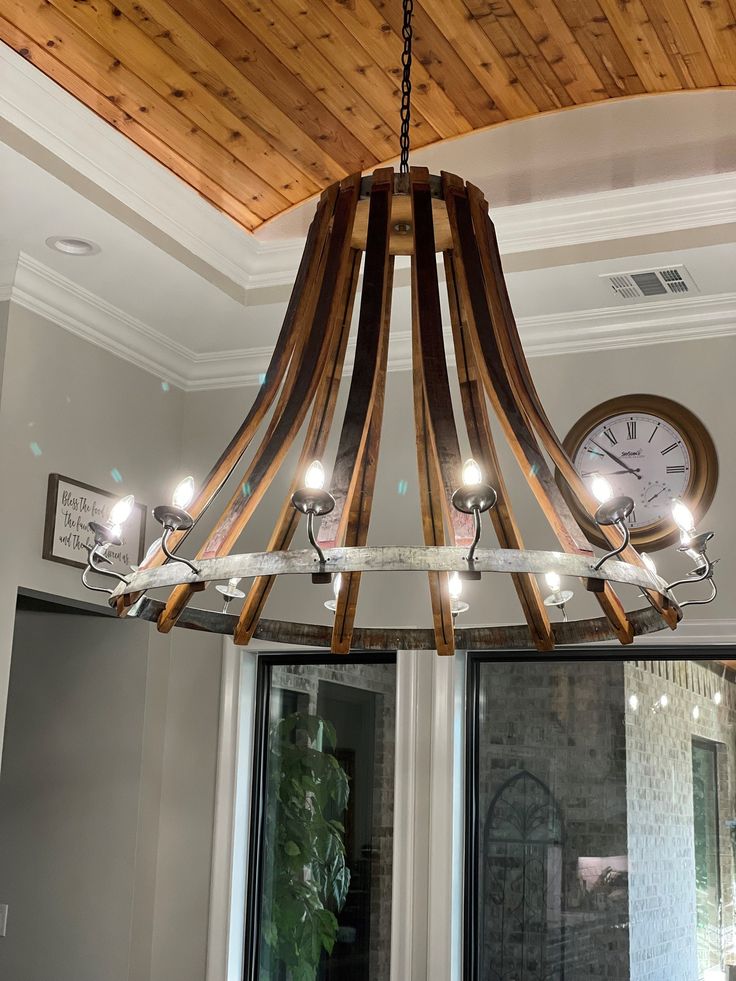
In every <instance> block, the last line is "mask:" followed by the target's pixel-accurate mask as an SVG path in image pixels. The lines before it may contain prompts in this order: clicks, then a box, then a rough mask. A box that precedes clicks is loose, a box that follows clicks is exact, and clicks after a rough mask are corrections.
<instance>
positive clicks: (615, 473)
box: [580, 467, 641, 479]
mask: <svg viewBox="0 0 736 981" xmlns="http://www.w3.org/2000/svg"><path fill="white" fill-rule="evenodd" d="M622 473H633V474H634V476H636V474H638V473H639V467H637V468H636V470H632V469H631V468H628V469H626V470H608V471H606V473H603V471H602V470H583V471H582V472H581V474H580V476H581V477H592V476H593V474H596V475H598V476H599V477H618V475H619V474H622ZM639 479H641V478H639Z"/></svg>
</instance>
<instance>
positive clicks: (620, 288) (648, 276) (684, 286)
mask: <svg viewBox="0 0 736 981" xmlns="http://www.w3.org/2000/svg"><path fill="white" fill-rule="evenodd" d="M600 278H601V279H602V280H604V282H607V283H608V285H609V286H610V288H611V289H612V290H613V292H614V293H615V295H616V296H617V297H618V298H619V299H620V300H646V299H648V298H649V297H655V298H661V297H667V296H684V295H685V294H686V293H699V292H700V290H699V289H698V287H697V286H696V285H695V281H694V280H693V278H692V276H691V275H690V273H689V272H688V271H687V269H686V268H685V267H684V266H670V267H669V268H667V269H639V270H637V271H636V272H620V273H603V274H602V275H601V277H600Z"/></svg>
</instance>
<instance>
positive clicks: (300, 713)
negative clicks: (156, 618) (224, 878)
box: [249, 656, 396, 981]
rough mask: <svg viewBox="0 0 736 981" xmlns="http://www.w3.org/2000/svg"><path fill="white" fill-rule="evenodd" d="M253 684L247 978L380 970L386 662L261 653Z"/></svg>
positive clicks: (286, 980) (291, 980)
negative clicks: (256, 713)
mask: <svg viewBox="0 0 736 981" xmlns="http://www.w3.org/2000/svg"><path fill="white" fill-rule="evenodd" d="M259 687H260V690H261V699H260V704H261V712H260V717H259V719H258V733H257V738H258V741H259V753H258V758H259V763H260V765H259V767H258V768H257V769H258V772H257V784H258V786H257V793H258V800H257V806H256V808H255V822H254V831H253V840H252V848H253V852H252V854H254V855H255V856H256V857H257V860H256V861H255V862H254V863H253V864H252V869H253V874H252V881H251V908H250V923H249V933H250V936H251V940H252V943H251V948H250V964H249V971H250V978H252V979H254V981H255V979H257V981H348V979H350V981H373V979H377V978H388V973H389V961H390V926H391V886H392V876H391V869H392V846H393V777H394V773H393V746H394V733H395V725H396V664H395V658H394V657H393V656H391V657H385V658H372V659H371V660H370V662H361V661H358V660H354V659H352V660H349V661H347V663H346V660H345V659H344V658H342V659H340V660H339V662H338V661H336V660H329V659H328V660H327V661H325V660H322V661H319V660H317V659H313V660H312V661H311V662H310V663H304V662H298V663H295V662H294V661H293V660H291V661H290V660H289V659H285V658H265V657H264V658H261V659H260V668H259Z"/></svg>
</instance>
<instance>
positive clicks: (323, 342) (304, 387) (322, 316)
mask: <svg viewBox="0 0 736 981" xmlns="http://www.w3.org/2000/svg"><path fill="white" fill-rule="evenodd" d="M359 185H360V177H359V175H353V177H350V178H346V179H345V180H344V181H342V182H341V184H340V190H339V193H338V197H337V203H336V205H335V213H334V220H333V226H332V232H331V235H330V238H329V241H328V244H327V254H326V257H325V261H324V267H323V270H322V276H321V277H320V279H319V281H318V283H317V284H309V286H308V287H307V290H306V293H307V296H308V297H309V295H310V294H311V293H312V291H313V290H315V289H316V290H317V300H316V304H315V305H314V308H313V309H314V313H313V316H312V317H311V323H310V324H309V334H308V337H307V340H306V342H305V343H304V346H303V348H302V350H301V352H300V359H299V364H298V370H297V372H296V373H295V377H294V382H293V388H292V390H291V392H289V393H288V394H287V395H286V396H284V394H283V393H282V399H281V400H280V406H277V409H276V413H277V414H276V415H275V416H274V424H273V425H272V428H270V430H269V432H267V433H266V436H264V439H263V441H262V442H261V445H260V447H259V448H258V451H257V452H256V454H255V456H254V458H253V460H252V461H251V464H250V466H249V468H248V471H247V473H246V477H245V479H244V481H243V484H242V489H239V490H238V491H237V492H236V493H235V495H234V496H233V497H232V498H231V500H230V501H229V503H228V505H227V506H226V508H225V510H224V512H223V514H222V515H221V517H220V518H219V520H218V521H217V523H216V524H215V527H214V530H213V531H212V532H211V533H210V535H209V537H208V538H207V540H206V542H205V544H204V545H203V546H202V548H201V549H200V551H199V553H198V555H197V558H198V559H199V558H203V557H205V556H209V555H221V554H223V553H225V552H227V551H229V550H230V548H232V546H233V545H234V543H235V542H236V541H237V539H238V538H239V536H240V535H241V534H242V532H243V531H244V529H245V527H246V525H247V524H248V521H249V520H250V518H251V517H252V515H253V513H254V511H255V509H256V507H257V505H258V504H259V502H260V501H261V500H262V498H263V495H264V494H265V493H266V491H267V490H268V487H269V486H270V484H271V481H272V480H273V478H274V476H275V475H276V472H277V471H278V469H279V467H280V465H281V463H282V462H283V460H284V457H285V456H286V454H287V452H288V450H289V448H290V447H291V445H292V443H293V441H294V439H295V438H296V436H297V434H298V432H299V429H300V428H301V425H302V423H303V421H304V418H305V416H306V414H307V411H308V410H309V406H310V404H311V402H312V401H313V399H314V396H315V392H316V389H317V385H318V382H319V379H320V377H321V375H322V372H323V370H324V366H325V362H326V358H327V352H328V348H329V344H330V340H331V338H332V336H333V333H334V331H335V330H336V329H337V327H338V319H339V316H340V314H341V313H342V308H341V305H340V301H341V299H342V296H343V285H344V283H345V280H346V277H347V276H348V274H349V271H350V268H351V265H352V256H351V250H350V232H351V229H352V226H353V220H354V215H355V205H356V203H357V196H358V189H359ZM279 409H281V411H280V414H278V413H279ZM244 490H246V491H247V492H244ZM191 595H192V592H191V590H190V589H188V587H186V586H182V587H179V588H178V589H176V590H174V592H173V593H172V595H171V597H170V598H169V602H168V603H167V605H166V609H165V610H164V613H163V615H162V617H161V620H160V622H159V630H160V631H161V632H162V633H168V631H169V630H171V628H172V627H173V625H174V623H175V621H176V617H177V616H178V615H180V613H181V610H182V609H184V607H185V606H186V604H187V603H188V602H189V600H190V599H191Z"/></svg>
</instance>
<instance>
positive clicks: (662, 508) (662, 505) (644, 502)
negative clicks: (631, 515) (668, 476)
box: [636, 480, 673, 521]
mask: <svg viewBox="0 0 736 981" xmlns="http://www.w3.org/2000/svg"><path fill="white" fill-rule="evenodd" d="M672 497H673V493H672V488H671V487H670V485H669V484H665V483H664V481H662V480H652V481H650V482H649V483H648V484H645V485H644V486H643V487H642V489H641V491H640V493H639V502H638V503H637V505H636V510H637V511H639V512H640V513H641V516H642V518H646V520H647V521H657V520H659V519H660V518H662V517H663V516H664V515H666V514H667V513H668V511H669V508H670V505H671V503H672Z"/></svg>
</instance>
